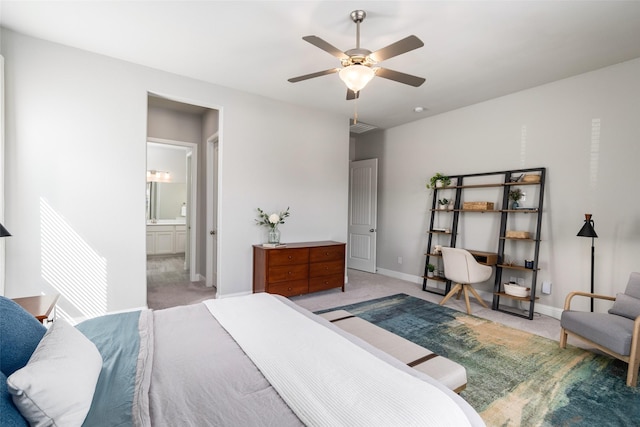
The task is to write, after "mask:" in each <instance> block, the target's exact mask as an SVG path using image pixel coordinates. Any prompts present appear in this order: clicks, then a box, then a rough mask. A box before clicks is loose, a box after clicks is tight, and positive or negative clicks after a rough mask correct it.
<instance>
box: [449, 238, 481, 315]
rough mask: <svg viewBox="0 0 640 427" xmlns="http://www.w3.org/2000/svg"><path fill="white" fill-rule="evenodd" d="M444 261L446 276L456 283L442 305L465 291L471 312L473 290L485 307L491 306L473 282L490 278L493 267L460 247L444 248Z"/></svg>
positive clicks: (465, 297) (468, 311)
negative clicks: (470, 294)
mask: <svg viewBox="0 0 640 427" xmlns="http://www.w3.org/2000/svg"><path fill="white" fill-rule="evenodd" d="M442 261H443V262H444V276H445V277H446V278H447V279H449V280H451V281H452V282H453V283H455V286H454V287H453V288H451V291H449V293H448V294H447V295H446V296H445V297H444V298H443V299H442V301H440V305H444V303H445V302H447V300H449V298H451V297H452V296H453V295H454V294H455V293H458V298H460V292H464V300H465V302H466V303H467V313H469V314H471V304H469V293H468V291H471V293H472V294H473V296H474V297H476V299H477V300H478V302H479V303H480V304H481V305H482V306H483V307H485V308H489V306H487V304H485V302H484V301H483V300H482V298H480V295H478V292H476V290H475V289H473V286H472V284H473V283H480V282H484V281H487V280H489V277H491V273H492V272H493V269H492V268H491V267H490V266H488V265H482V264H479V263H478V261H476V259H475V258H474V257H473V255H471V254H470V253H469V251H466V250H464V249H459V248H442Z"/></svg>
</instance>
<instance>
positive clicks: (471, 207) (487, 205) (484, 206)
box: [462, 202, 493, 211]
mask: <svg viewBox="0 0 640 427" xmlns="http://www.w3.org/2000/svg"><path fill="white" fill-rule="evenodd" d="M462 209H464V210H466V211H492V210H493V203H492V202H464V203H463V204H462Z"/></svg>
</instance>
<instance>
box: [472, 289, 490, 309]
mask: <svg viewBox="0 0 640 427" xmlns="http://www.w3.org/2000/svg"><path fill="white" fill-rule="evenodd" d="M467 286H468V287H469V290H470V291H471V293H472V294H473V296H474V297H476V299H477V300H478V302H479V303H480V305H481V306H483V307H484V308H489V306H488V305H487V304H486V303H485V302H484V301H483V300H482V298H480V295H478V292H476V290H475V289H474V288H473V286H471V285H467Z"/></svg>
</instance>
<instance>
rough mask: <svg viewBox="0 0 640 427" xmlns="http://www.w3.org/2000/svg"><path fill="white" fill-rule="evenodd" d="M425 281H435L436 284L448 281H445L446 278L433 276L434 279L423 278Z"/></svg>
mask: <svg viewBox="0 0 640 427" xmlns="http://www.w3.org/2000/svg"><path fill="white" fill-rule="evenodd" d="M422 278H423V279H427V280H433V281H435V282H446V281H447V279H445V278H444V277H439V276H433V277H429V276H422Z"/></svg>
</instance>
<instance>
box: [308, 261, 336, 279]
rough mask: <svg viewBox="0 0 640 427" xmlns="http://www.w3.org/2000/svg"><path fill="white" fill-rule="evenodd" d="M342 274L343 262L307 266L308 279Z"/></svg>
mask: <svg viewBox="0 0 640 427" xmlns="http://www.w3.org/2000/svg"><path fill="white" fill-rule="evenodd" d="M333 274H344V261H342V260H341V261H328V262H317V263H314V264H309V277H319V276H331V275H333Z"/></svg>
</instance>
